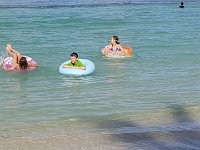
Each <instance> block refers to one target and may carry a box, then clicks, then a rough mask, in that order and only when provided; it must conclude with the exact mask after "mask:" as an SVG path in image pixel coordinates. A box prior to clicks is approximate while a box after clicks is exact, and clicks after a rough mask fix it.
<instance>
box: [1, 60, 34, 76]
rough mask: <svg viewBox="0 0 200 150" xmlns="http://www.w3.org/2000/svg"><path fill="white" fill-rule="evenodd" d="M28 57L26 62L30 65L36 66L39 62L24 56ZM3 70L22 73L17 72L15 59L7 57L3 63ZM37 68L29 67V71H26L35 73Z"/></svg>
mask: <svg viewBox="0 0 200 150" xmlns="http://www.w3.org/2000/svg"><path fill="white" fill-rule="evenodd" d="M23 57H26V60H27V62H28V64H29V65H36V64H37V62H36V61H35V60H33V59H32V58H31V57H28V56H23ZM2 68H3V70H5V71H13V72H20V71H21V70H16V69H14V68H13V58H12V57H6V58H5V59H4V61H3V63H2ZM35 69H36V67H28V69H26V71H33V70H35Z"/></svg>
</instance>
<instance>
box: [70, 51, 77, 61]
mask: <svg viewBox="0 0 200 150" xmlns="http://www.w3.org/2000/svg"><path fill="white" fill-rule="evenodd" d="M77 58H78V54H77V53H75V52H73V53H71V54H70V60H71V63H76V61H77Z"/></svg>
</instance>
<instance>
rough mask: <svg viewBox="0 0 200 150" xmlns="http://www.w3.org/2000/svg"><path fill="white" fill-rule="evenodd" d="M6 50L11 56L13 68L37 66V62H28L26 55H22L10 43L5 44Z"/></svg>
mask: <svg viewBox="0 0 200 150" xmlns="http://www.w3.org/2000/svg"><path fill="white" fill-rule="evenodd" d="M6 50H7V52H8V53H9V55H10V56H11V57H12V58H13V62H12V63H13V64H12V66H13V69H15V70H26V69H27V68H28V67H38V64H29V63H28V61H27V60H26V57H24V56H22V55H21V53H20V52H18V51H17V50H15V49H14V48H13V47H12V45H11V44H7V45H6Z"/></svg>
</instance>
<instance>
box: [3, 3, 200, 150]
mask: <svg viewBox="0 0 200 150" xmlns="http://www.w3.org/2000/svg"><path fill="white" fill-rule="evenodd" d="M179 3H180V1H172V0H168V1H150V0H149V1H148V0H146V1H145V0H137V1H131V0H127V1H126V0H125V1H123V0H116V1H113V0H108V1H105V0H104V1H100V0H98V1H95V2H94V1H91V0H87V1H81V0H75V1H69V0H59V1H49V0H46V1H43V0H42V1H41V0H40V1H38V0H29V1H24V0H23V1H17V0H14V1H12V2H11V1H9V2H7V1H6V0H1V2H0V12H1V13H0V49H1V53H0V54H1V56H0V57H1V59H0V60H3V58H5V52H4V50H5V45H6V44H7V43H11V44H13V47H14V48H15V49H17V50H19V51H20V52H21V53H22V54H25V55H28V56H30V57H32V58H33V59H35V60H36V61H37V62H38V63H39V65H40V67H39V68H38V69H37V70H36V71H34V72H30V73H9V72H4V71H3V70H0V137H5V138H8V137H11V138H12V137H13V138H14V137H29V138H34V137H48V136H59V135H62V136H63V135H75V136H76V135H82V136H88V135H93V134H95V135H101V134H103V135H104V134H106V135H117V138H116V136H115V137H113V139H117V140H119V141H120V142H122V143H126V144H125V145H126V146H127V145H128V147H132V148H133V147H134V146H135V147H137V146H138V145H137V144H139V146H138V147H140V148H143V149H150V148H151V149H156V148H158V149H159V148H160V149H164V148H166V147H169V146H171V148H180V149H183V148H186V149H198V148H199V146H200V143H199V142H198V140H196V139H192V138H188V137H187V136H186V138H184V139H182V140H176V138H177V139H179V138H180V137H181V136H182V135H180V134H178V135H180V136H179V137H178V135H177V136H175V135H176V133H197V132H199V130H200V119H199V116H198V114H199V112H200V99H199V98H200V93H199V91H200V57H199V56H200V50H199V47H200V41H199V39H200V32H199V27H200V17H199V14H200V9H199V8H200V4H199V3H198V1H186V2H185V8H184V9H179V8H178V5H179ZM112 35H118V36H119V39H120V42H121V43H123V44H125V45H128V46H130V47H132V48H133V49H134V56H133V57H131V58H127V59H109V58H105V57H102V56H101V49H102V48H104V47H105V46H106V45H107V44H108V43H109V41H110V39H111V36H112ZM73 51H75V52H77V53H78V54H79V57H80V58H86V59H89V60H91V61H93V62H94V63H95V65H96V70H95V72H94V73H93V74H91V75H89V76H83V77H72V76H63V75H61V74H60V73H59V72H58V68H59V66H60V64H62V63H63V62H64V61H66V60H68V58H69V54H70V53H71V52H73ZM155 132H156V133H160V134H164V133H165V134H170V135H174V137H175V139H174V140H172V141H170V140H167V142H166V141H165V143H164V144H163V142H159V141H155V140H154V141H153V144H151V145H150V147H149V145H148V144H149V142H152V137H151V136H150V134H149V133H155ZM139 133H141V134H142V135H144V137H145V136H146V137H149V138H145V140H144V139H143V140H139V139H140V138H137V140H136V141H137V142H139V143H137V144H136V142H135V141H134V140H131V138H129V139H128V138H127V139H126V138H123V137H124V135H125V134H126V135H127V134H131V135H132V136H134V137H138V134H139ZM188 135H189V134H188ZM150 137H151V138H150ZM127 143H128V144H127ZM131 144H135V145H131ZM155 145H157V147H155Z"/></svg>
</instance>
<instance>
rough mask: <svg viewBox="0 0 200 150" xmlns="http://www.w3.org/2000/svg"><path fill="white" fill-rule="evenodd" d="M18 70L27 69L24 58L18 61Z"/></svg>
mask: <svg viewBox="0 0 200 150" xmlns="http://www.w3.org/2000/svg"><path fill="white" fill-rule="evenodd" d="M19 68H20V69H27V68H28V62H27V60H26V57H22V58H21V59H20V60H19Z"/></svg>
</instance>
